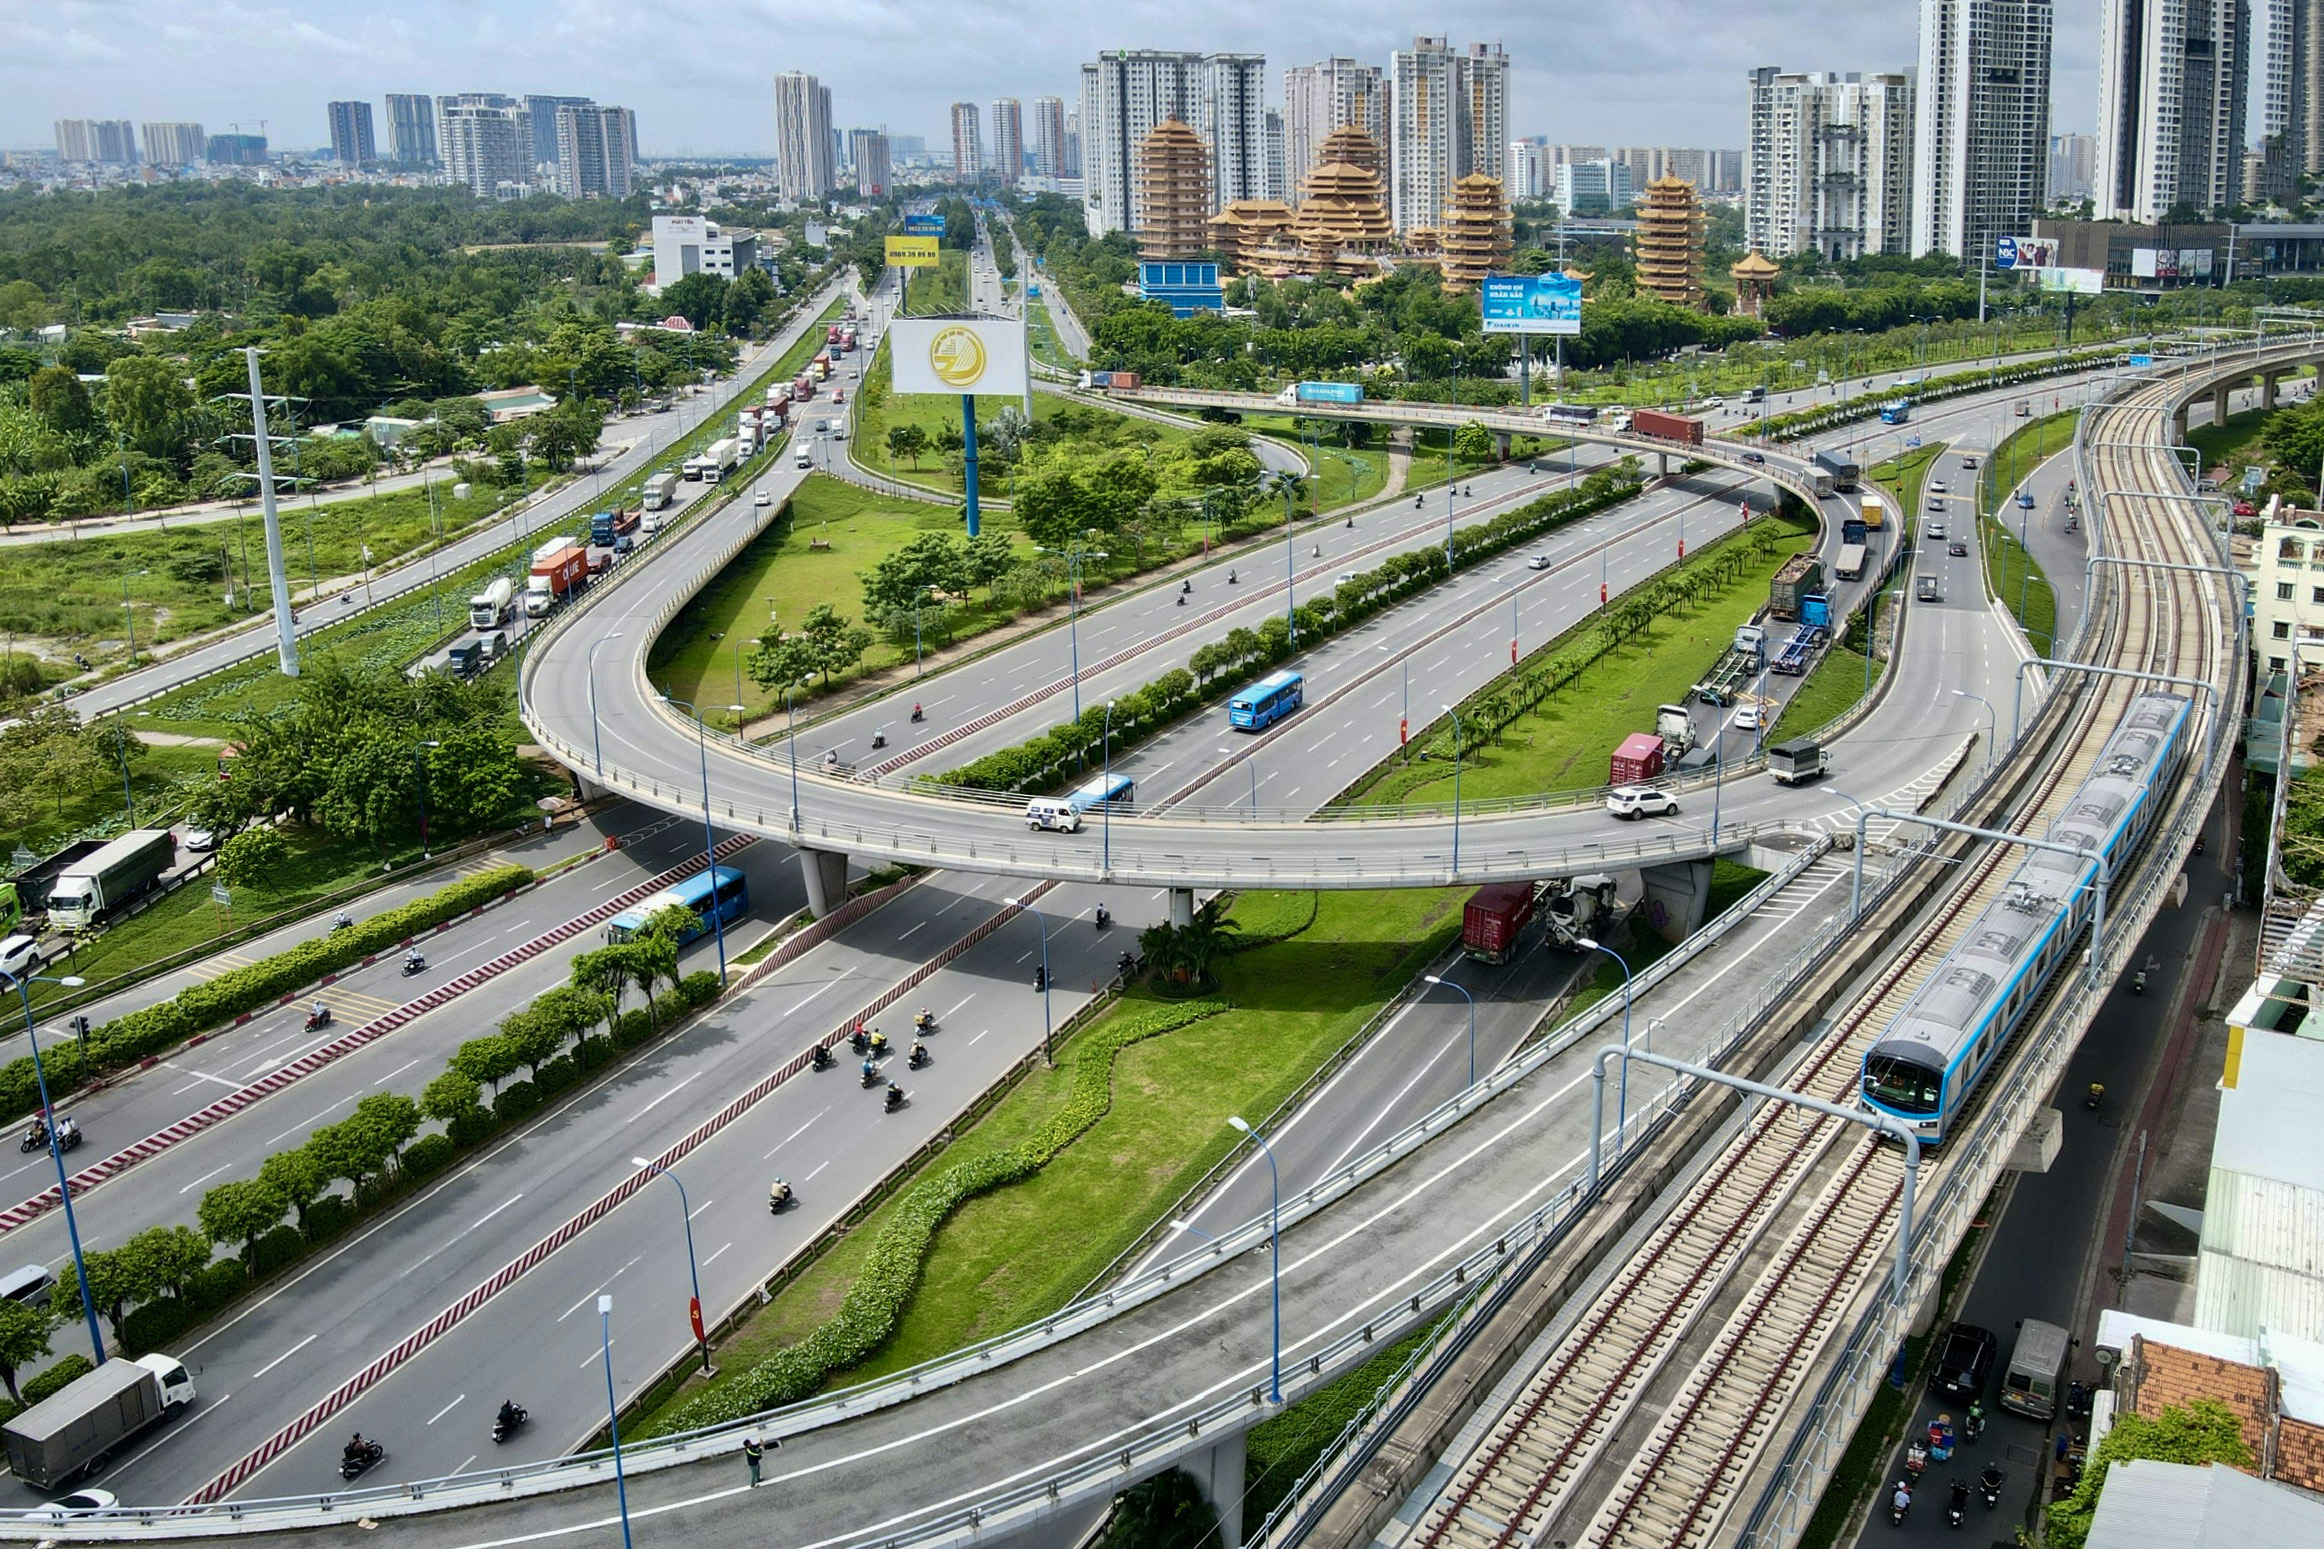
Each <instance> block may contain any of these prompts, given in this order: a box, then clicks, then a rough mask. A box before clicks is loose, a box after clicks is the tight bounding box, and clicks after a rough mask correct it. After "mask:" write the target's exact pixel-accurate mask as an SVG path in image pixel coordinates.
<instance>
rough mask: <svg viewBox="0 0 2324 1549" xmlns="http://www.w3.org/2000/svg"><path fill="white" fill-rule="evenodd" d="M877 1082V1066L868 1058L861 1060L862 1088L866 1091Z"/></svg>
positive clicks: (878, 1078)
mask: <svg viewBox="0 0 2324 1549" xmlns="http://www.w3.org/2000/svg"><path fill="white" fill-rule="evenodd" d="M879 1084H880V1073H879V1069H878V1067H877V1066H875V1065H873V1064H872V1062H871V1061H870V1060H865V1061H864V1062H863V1089H864V1090H865V1091H867V1092H868V1091H870V1090H871V1089H872V1088H873V1087H875V1086H878V1085H879Z"/></svg>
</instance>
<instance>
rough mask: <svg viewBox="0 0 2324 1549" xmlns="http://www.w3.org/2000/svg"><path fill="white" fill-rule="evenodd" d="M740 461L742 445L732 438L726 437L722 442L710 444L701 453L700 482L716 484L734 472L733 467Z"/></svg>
mask: <svg viewBox="0 0 2324 1549" xmlns="http://www.w3.org/2000/svg"><path fill="white" fill-rule="evenodd" d="M741 461H742V443H740V442H739V441H736V440H735V439H734V437H732V436H728V437H727V438H726V439H725V440H723V441H713V442H711V443H710V445H709V446H707V447H705V448H704V449H703V452H702V463H703V468H702V482H703V483H705V484H716V483H717V482H718V481H719V480H721V479H723V478H725V477H726V476H727V475H728V474H730V473H732V472H734V469H735V465H736V464H738V463H740V462H741Z"/></svg>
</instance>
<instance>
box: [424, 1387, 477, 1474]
mask: <svg viewBox="0 0 2324 1549" xmlns="http://www.w3.org/2000/svg"><path fill="white" fill-rule="evenodd" d="M467 1401H468V1395H467V1394H465V1393H463V1394H461V1395H460V1396H459V1397H458V1398H456V1399H454V1400H452V1402H450V1403H449V1404H446V1405H445V1406H444V1407H443V1408H441V1409H439V1410H437V1411H436V1412H435V1413H434V1414H432V1415H430V1416H428V1424H430V1425H434V1424H435V1423H436V1422H437V1421H438V1420H441V1419H443V1418H444V1416H446V1415H448V1414H450V1413H451V1412H452V1411H453V1410H455V1409H458V1408H459V1407H460V1406H461V1405H462V1404H464V1403H466V1402H467ZM461 1466H462V1467H463V1468H465V1467H466V1466H467V1465H466V1464H462V1465H461Z"/></svg>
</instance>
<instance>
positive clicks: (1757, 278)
mask: <svg viewBox="0 0 2324 1549" xmlns="http://www.w3.org/2000/svg"><path fill="white" fill-rule="evenodd" d="M1782 272H1783V271H1782V270H1781V269H1778V268H1777V267H1776V266H1775V265H1774V264H1772V263H1770V262H1768V260H1767V255H1766V254H1764V253H1762V252H1760V251H1759V250H1758V249H1757V248H1753V249H1752V250H1751V251H1750V252H1749V253H1747V254H1745V255H1744V258H1743V261H1742V262H1741V263H1739V264H1736V265H1735V266H1734V267H1733V268H1731V269H1729V270H1728V271H1727V278H1729V279H1731V280H1733V281H1734V282H1735V310H1736V311H1737V312H1738V313H1740V314H1741V315H1742V316H1744V317H1757V316H1759V314H1760V311H1761V309H1762V308H1764V307H1765V306H1766V305H1767V298H1768V297H1770V296H1772V295H1774V294H1775V277H1776V276H1777V275H1779V274H1781V273H1782Z"/></svg>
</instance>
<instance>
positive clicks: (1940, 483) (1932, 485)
mask: <svg viewBox="0 0 2324 1549" xmlns="http://www.w3.org/2000/svg"><path fill="white" fill-rule="evenodd" d="M1929 493H1930V494H1932V495H1948V494H1951V493H1952V491H1950V490H1948V489H1946V488H1945V481H1944V480H1943V479H1931V480H1929Z"/></svg>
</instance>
